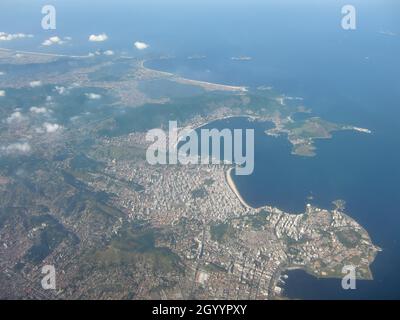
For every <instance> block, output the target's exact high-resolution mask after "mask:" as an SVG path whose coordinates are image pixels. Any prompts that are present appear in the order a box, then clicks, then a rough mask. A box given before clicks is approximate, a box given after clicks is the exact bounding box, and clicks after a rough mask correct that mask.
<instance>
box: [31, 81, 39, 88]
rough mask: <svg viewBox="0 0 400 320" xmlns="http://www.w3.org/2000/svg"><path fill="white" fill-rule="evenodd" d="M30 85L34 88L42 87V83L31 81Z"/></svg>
mask: <svg viewBox="0 0 400 320" xmlns="http://www.w3.org/2000/svg"><path fill="white" fill-rule="evenodd" d="M29 85H30V86H31V87H32V88H36V87H40V86H41V85H42V81H31V82H29Z"/></svg>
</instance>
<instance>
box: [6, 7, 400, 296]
mask: <svg viewBox="0 0 400 320" xmlns="http://www.w3.org/2000/svg"><path fill="white" fill-rule="evenodd" d="M347 2H348V1H341V0H338V1H313V0H305V1H290V0H282V1H256V0H249V1H229V2H228V1H218V3H215V2H211V1H208V0H206V1H201V2H200V1H199V2H194V1H193V2H192V1H190V2H189V1H178V0H175V1H171V2H165V1H154V0H151V1H146V2H144V1H122V0H116V1H113V2H112V3H110V2H109V3H108V4H107V3H106V2H105V1H99V2H97V3H96V6H93V5H90V4H89V3H90V1H88V2H87V4H84V2H82V1H76V0H71V1H55V5H56V7H57V8H58V11H57V15H58V25H57V30H55V31H44V30H42V29H41V28H40V20H41V14H40V6H39V4H42V3H43V4H46V3H45V1H37V2H35V1H23V0H13V1H10V0H3V1H2V3H1V4H0V31H4V32H10V33H14V32H15V33H16V32H24V33H32V34H34V35H35V37H34V38H32V39H25V40H18V41H13V42H10V43H4V42H2V43H0V47H8V48H13V49H20V50H38V51H43V52H54V53H68V54H87V53H88V52H94V51H96V50H114V51H115V52H116V53H117V54H125V55H130V56H137V57H146V58H147V59H149V58H153V59H154V60H151V61H149V62H148V63H147V66H148V67H151V68H155V69H159V70H163V71H169V72H174V73H177V74H180V75H182V76H185V77H188V78H193V79H197V80H203V81H212V82H218V83H225V84H231V85H244V86H248V87H250V88H251V89H255V88H257V87H259V86H272V87H273V88H274V90H275V91H276V92H277V93H279V94H285V95H287V96H293V97H301V98H303V99H304V100H302V101H299V104H304V105H305V106H307V107H309V108H311V109H312V110H313V114H312V115H316V116H321V117H323V118H325V119H326V120H330V121H334V122H339V123H344V124H352V125H356V126H360V127H365V128H368V129H370V130H372V132H373V133H372V134H362V133H358V132H339V133H335V134H334V136H333V138H332V139H330V140H320V141H317V142H316V146H317V156H316V157H313V158H304V157H298V156H293V155H291V146H290V144H289V143H288V141H287V140H286V139H285V137H279V138H272V137H268V136H266V135H265V134H264V129H265V124H261V123H257V122H248V121H247V120H245V119H243V118H237V119H230V120H223V121H222V122H218V123H214V124H213V125H215V126H217V127H218V126H220V127H221V128H222V127H232V128H233V127H235V128H247V127H254V128H255V129H256V158H255V161H256V163H255V172H254V174H253V175H251V176H240V177H239V176H238V177H236V179H235V181H236V183H237V185H238V189H239V191H240V192H241V193H242V195H243V197H244V198H245V199H246V201H248V202H249V203H250V204H252V205H254V206H260V205H265V204H268V205H274V206H277V207H280V208H282V209H284V210H286V211H288V212H292V213H301V212H303V211H304V208H305V204H306V203H308V202H312V203H314V204H315V205H318V206H321V207H324V208H332V204H331V202H332V201H333V200H336V199H343V200H345V201H346V211H345V212H346V213H347V214H348V215H350V216H351V217H353V218H354V219H355V220H356V221H358V222H359V223H360V224H361V225H362V226H364V227H365V228H366V230H367V231H368V232H369V233H370V236H371V238H372V240H373V242H374V243H375V244H377V245H378V246H380V247H381V248H382V249H383V251H382V252H381V253H379V254H378V256H377V259H376V261H375V262H374V263H373V265H372V272H373V275H374V280H373V281H358V282H357V289H356V290H354V291H344V290H342V289H341V286H340V280H317V279H316V278H314V277H312V276H309V275H307V274H305V273H304V272H302V271H291V272H288V275H289V278H288V280H286V285H285V287H284V289H285V294H286V295H287V296H289V297H291V298H300V299H312V298H318V299H332V298H334V299H348V298H359V299H361V298H366V299H384V298H386V299H399V298H400V275H399V273H398V271H399V270H400V232H399V231H400V209H399V208H400V204H399V199H400V168H399V165H400V148H399V147H400V134H399V130H400V102H399V101H400V78H399V74H400V19H399V18H400V3H399V2H398V1H397V0H379V1H378V0H371V1H368V2H367V1H361V0H354V1H352V2H353V4H354V5H355V7H356V9H357V21H358V23H357V29H356V30H354V31H345V30H343V29H342V28H341V26H340V21H341V17H342V16H341V8H342V6H343V5H344V4H347ZM102 32H105V33H107V35H108V36H109V40H108V41H106V42H103V43H89V42H88V41H87V38H88V36H89V35H90V34H99V33H102ZM53 35H58V36H60V37H66V36H70V37H72V39H73V40H72V41H71V43H68V44H66V45H64V46H52V47H50V48H45V47H42V46H41V45H40V43H41V41H43V40H45V39H47V38H48V37H50V36H53ZM134 41H144V42H146V43H148V44H149V45H150V47H149V49H147V50H144V51H137V50H135V49H134V47H133V43H134ZM160 55H164V56H168V57H169V59H161V60H160V59H156V58H157V57H159V56H160ZM242 56H246V57H250V58H251V59H250V60H247V61H240V60H234V59H232V57H236V58H237V57H242Z"/></svg>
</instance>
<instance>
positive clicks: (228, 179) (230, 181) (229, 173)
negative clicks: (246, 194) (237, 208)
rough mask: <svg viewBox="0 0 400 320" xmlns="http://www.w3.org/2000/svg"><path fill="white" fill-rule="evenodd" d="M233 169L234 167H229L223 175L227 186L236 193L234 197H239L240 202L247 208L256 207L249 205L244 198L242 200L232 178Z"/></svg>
mask: <svg viewBox="0 0 400 320" xmlns="http://www.w3.org/2000/svg"><path fill="white" fill-rule="evenodd" d="M233 170H234V168H233V167H232V168H229V169H228V170H227V171H226V173H225V177H226V182H227V184H228V186H229V188H230V189H231V190H232V191H233V193H234V194H235V195H236V197H237V198H238V199H239V201H240V203H241V204H242V205H243V206H244V207H245V208H247V209H257V208H254V207H252V206H251V205H249V204H248V203H247V202H246V200H244V198H243V197H242V195H241V194H240V192H239V190H238V189H237V187H236V184H235V182H234V180H233V178H232V171H233Z"/></svg>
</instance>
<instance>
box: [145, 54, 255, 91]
mask: <svg viewBox="0 0 400 320" xmlns="http://www.w3.org/2000/svg"><path fill="white" fill-rule="evenodd" d="M154 60H156V59H154ZM147 61H148V60H142V61H141V62H140V67H141V68H142V69H144V70H145V71H149V72H157V73H159V74H160V75H163V76H166V77H171V78H173V79H174V81H176V82H178V83H181V84H187V85H195V86H199V87H202V88H203V89H204V90H208V91H232V92H236V91H237V92H242V93H244V92H247V91H248V90H247V88H246V87H243V86H230V85H225V84H219V83H213V82H206V81H200V80H193V79H187V78H184V77H180V76H178V75H176V74H174V73H170V72H165V71H159V70H155V69H151V68H148V67H146V66H145V63H146V62H147Z"/></svg>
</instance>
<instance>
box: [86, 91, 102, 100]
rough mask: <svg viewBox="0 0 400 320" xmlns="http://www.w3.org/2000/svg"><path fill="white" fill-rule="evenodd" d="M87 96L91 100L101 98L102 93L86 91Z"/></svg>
mask: <svg viewBox="0 0 400 320" xmlns="http://www.w3.org/2000/svg"><path fill="white" fill-rule="evenodd" d="M85 96H86V97H87V98H89V99H90V100H99V99H101V95H100V94H97V93H85Z"/></svg>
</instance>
